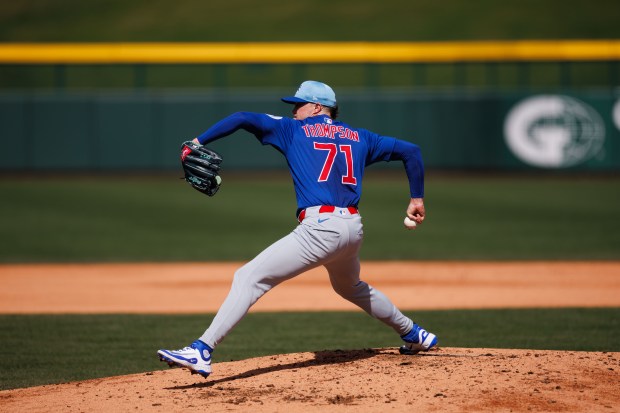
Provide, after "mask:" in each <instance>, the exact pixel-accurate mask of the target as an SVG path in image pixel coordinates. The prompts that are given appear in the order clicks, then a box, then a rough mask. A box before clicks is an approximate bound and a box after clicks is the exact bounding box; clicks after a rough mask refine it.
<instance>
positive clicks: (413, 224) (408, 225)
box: [404, 217, 418, 229]
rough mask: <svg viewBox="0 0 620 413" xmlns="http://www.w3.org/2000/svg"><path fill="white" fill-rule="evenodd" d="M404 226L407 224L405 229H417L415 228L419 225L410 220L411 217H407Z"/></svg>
mask: <svg viewBox="0 0 620 413" xmlns="http://www.w3.org/2000/svg"><path fill="white" fill-rule="evenodd" d="M404 224H405V228H407V229H415V227H416V226H417V225H418V224H416V222H415V221H414V220H412V219H409V217H405V221H404Z"/></svg>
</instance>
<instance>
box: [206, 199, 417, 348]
mask: <svg viewBox="0 0 620 413" xmlns="http://www.w3.org/2000/svg"><path fill="white" fill-rule="evenodd" d="M362 239H363V230H362V219H361V217H360V215H359V214H351V213H350V212H349V211H348V210H347V209H346V208H336V209H335V211H334V212H331V213H321V214H319V207H311V208H307V209H306V216H305V219H304V220H303V222H302V223H301V224H299V225H298V226H297V227H296V228H295V230H293V232H291V233H290V234H288V235H287V236H285V237H284V238H282V239H280V240H278V241H276V242H275V243H274V244H272V245H271V246H269V247H268V248H267V249H265V250H264V251H263V252H261V253H260V254H259V255H258V256H256V258H254V259H253V260H252V261H250V262H248V263H247V264H245V265H244V266H243V267H241V268H239V270H237V271H236V272H235V276H234V279H233V283H232V286H231V289H230V292H229V293H228V296H227V297H226V299H225V300H224V303H223V304H222V306H221V307H220V309H219V310H218V312H217V314H216V316H215V318H214V319H213V321H212V323H211V325H210V326H209V328H208V329H207V330H206V331H205V333H204V334H203V335H202V336H201V337H200V340H202V341H203V342H204V343H206V344H207V345H209V346H210V347H211V348H215V347H216V346H217V345H218V344H219V343H220V342H221V341H222V340H223V339H224V338H225V337H226V335H227V334H228V333H229V332H230V331H231V330H232V329H233V328H234V327H235V326H236V325H237V323H239V321H241V319H242V318H243V317H244V316H245V315H246V314H247V312H248V311H249V309H250V307H251V306H252V305H253V304H254V303H255V302H256V301H258V299H259V298H260V297H262V296H263V294H265V293H266V292H267V291H269V290H270V289H272V288H273V287H275V286H276V285H278V284H280V283H281V282H283V281H286V280H288V279H291V278H293V277H295V276H297V275H299V274H301V273H303V272H305V271H307V270H310V269H312V268H315V267H318V266H319V265H323V266H325V268H326V269H327V272H328V274H329V280H330V282H331V284H332V287H333V288H334V290H335V291H336V292H337V293H338V294H339V295H341V296H342V297H344V298H345V299H347V300H349V301H350V302H352V303H353V304H355V305H357V306H358V307H360V308H361V309H363V310H364V311H366V312H367V313H368V314H369V315H371V316H372V317H374V318H376V319H378V320H381V321H382V322H384V323H385V324H387V325H388V326H390V327H392V328H393V329H394V330H395V331H396V332H397V333H398V334H399V335H403V334H406V333H408V332H409V331H410V330H411V328H412V327H413V321H411V319H409V318H408V317H405V316H404V315H403V314H402V313H401V312H400V311H399V310H398V309H397V308H396V306H394V304H392V302H391V301H390V300H389V299H388V298H387V297H386V296H385V295H384V294H383V293H381V292H380V291H379V290H377V289H375V288H373V287H372V286H370V285H368V284H367V283H365V282H364V281H362V280H360V260H359V250H360V247H361V245H362Z"/></svg>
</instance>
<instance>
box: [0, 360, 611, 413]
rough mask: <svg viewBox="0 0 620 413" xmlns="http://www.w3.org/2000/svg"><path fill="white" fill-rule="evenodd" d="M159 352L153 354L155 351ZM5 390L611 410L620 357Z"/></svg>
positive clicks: (277, 404)
mask: <svg viewBox="0 0 620 413" xmlns="http://www.w3.org/2000/svg"><path fill="white" fill-rule="evenodd" d="M154 357H155V356H154ZM213 371H214V372H213V374H212V375H211V376H210V377H209V378H208V379H206V380H205V379H202V378H201V377H199V376H196V375H190V374H189V372H188V371H187V370H184V369H170V370H163V371H155V372H149V373H141V374H133V375H129V376H119V377H111V378H105V379H96V380H88V381H83V382H74V383H66V384H59V385H50V386H40V387H33V388H28V389H17V390H8V391H2V392H0V406H1V407H2V409H1V410H2V411H3V412H26V411H27V412H60V411H63V412H121V411H122V412H143V411H149V412H158V411H161V412H188V411H206V412H209V413H214V412H229V411H244V412H245V411H248V412H249V411H251V412H310V411H312V412H314V411H316V412H328V411H336V412H386V411H395V412H401V411H425V412H463V411H472V412H477V411H489V412H499V411H506V412H508V411H513V412H527V411H535V412H541V411H545V412H548V411H549V412H556V411H557V412H584V411H588V412H613V411H618V409H619V406H620V403H619V402H620V393H618V383H619V382H620V374H619V373H620V353H617V352H616V353H601V352H576V351H574V352H562V351H539V350H505V349H501V350H500V349H466V348H440V349H438V350H434V351H431V352H429V353H424V354H419V355H417V356H401V355H400V354H398V351H397V350H396V349H393V348H390V349H368V350H347V351H340V350H335V351H321V352H316V353H298V354H285V355H277V356H268V357H260V358H253V359H249V360H242V361H236V362H222V363H215V364H214V365H213Z"/></svg>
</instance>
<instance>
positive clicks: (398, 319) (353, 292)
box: [325, 254, 413, 335]
mask: <svg viewBox="0 0 620 413" xmlns="http://www.w3.org/2000/svg"><path fill="white" fill-rule="evenodd" d="M325 268H327V272H328V273H329V279H330V281H331V284H332V287H333V288H334V291H336V292H337V293H338V294H339V295H340V296H342V297H343V298H345V299H347V300H349V301H350V302H352V303H353V304H355V305H357V306H358V307H360V308H361V309H363V310H364V311H366V312H367V313H368V314H370V315H371V316H372V317H374V318H376V319H378V320H381V321H382V322H384V323H385V324H387V325H388V326H390V327H392V328H393V329H394V331H396V332H397V333H398V334H399V335H403V334H406V333H408V332H409V331H411V329H412V327H413V321H411V319H409V318H408V317H406V316H405V315H404V314H403V313H401V312H400V310H399V309H398V308H396V306H395V305H394V304H393V303H392V301H390V299H389V298H388V297H387V296H386V295H385V294H383V293H382V292H381V291H379V290H377V289H376V288H373V287H372V286H371V285H369V284H367V283H365V282H364V281H362V280H360V278H359V275H360V262H359V257H358V255H357V254H355V255H353V256H350V257H348V258H345V259H340V260H337V261H334V262H330V263H329V264H326V265H325Z"/></svg>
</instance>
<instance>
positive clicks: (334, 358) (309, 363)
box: [165, 349, 385, 390]
mask: <svg viewBox="0 0 620 413" xmlns="http://www.w3.org/2000/svg"><path fill="white" fill-rule="evenodd" d="M379 354H385V351H382V350H381V349H364V350H325V351H317V352H315V353H314V359H312V360H305V361H300V362H295V363H288V364H278V365H275V366H269V367H261V368H258V369H253V370H249V371H246V372H244V373H241V374H236V375H234V376H230V377H224V378H221V379H218V380H211V381H207V382H203V383H194V384H189V385H185V386H174V387H166V388H165V389H166V390H183V389H193V388H201V387H211V386H214V385H216V384H220V383H225V382H229V381H235V380H239V379H246V378H248V377H254V376H259V375H261V374H267V373H273V372H276V371H283V370H293V369H303V368H307V367H313V366H325V365H330V364H341V363H348V362H352V361H357V360H364V359H368V358H371V357H375V356H377V355H379ZM197 377H198V376H197Z"/></svg>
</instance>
